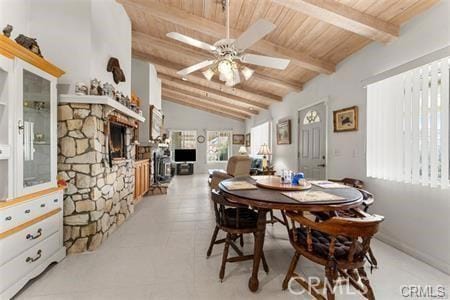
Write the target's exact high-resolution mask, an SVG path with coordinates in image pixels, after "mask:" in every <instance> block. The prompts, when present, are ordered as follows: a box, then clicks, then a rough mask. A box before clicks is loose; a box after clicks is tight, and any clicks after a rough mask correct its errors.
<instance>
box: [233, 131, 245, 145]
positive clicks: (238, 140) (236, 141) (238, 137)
mask: <svg viewBox="0 0 450 300" xmlns="http://www.w3.org/2000/svg"><path fill="white" fill-rule="evenodd" d="M244 143H245V135H243V134H233V145H244Z"/></svg>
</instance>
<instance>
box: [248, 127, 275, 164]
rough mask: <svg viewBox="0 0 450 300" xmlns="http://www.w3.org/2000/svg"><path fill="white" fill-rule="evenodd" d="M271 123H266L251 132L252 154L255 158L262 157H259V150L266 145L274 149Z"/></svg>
mask: <svg viewBox="0 0 450 300" xmlns="http://www.w3.org/2000/svg"><path fill="white" fill-rule="evenodd" d="M270 129H271V122H265V123H262V124H260V125H258V126H255V127H253V128H252V129H251V131H250V133H251V134H250V153H251V155H252V156H253V157H260V156H261V157H262V155H258V152H259V149H260V148H261V146H262V145H264V144H266V145H268V146H269V149H272V144H271V130H270Z"/></svg>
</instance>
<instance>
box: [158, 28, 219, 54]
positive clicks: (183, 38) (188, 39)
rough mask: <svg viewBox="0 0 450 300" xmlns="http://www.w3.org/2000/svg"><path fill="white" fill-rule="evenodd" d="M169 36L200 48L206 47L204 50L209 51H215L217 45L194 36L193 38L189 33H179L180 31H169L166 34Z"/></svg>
mask: <svg viewBox="0 0 450 300" xmlns="http://www.w3.org/2000/svg"><path fill="white" fill-rule="evenodd" d="M166 35H167V37H170V38H171V39H174V40H177V41H179V42H182V43H185V44H188V45H191V46H194V47H197V48H200V49H204V50H208V51H215V50H216V47H214V46H213V45H210V44H208V43H205V42H202V41H199V40H196V39H194V38H191V37H189V36H187V35H184V34H181V33H178V32H169V33H167V34H166Z"/></svg>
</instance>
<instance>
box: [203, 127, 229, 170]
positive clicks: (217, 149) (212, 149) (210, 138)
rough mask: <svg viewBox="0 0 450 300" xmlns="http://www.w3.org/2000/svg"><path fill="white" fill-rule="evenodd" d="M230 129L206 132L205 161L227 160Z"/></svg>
mask: <svg viewBox="0 0 450 300" xmlns="http://www.w3.org/2000/svg"><path fill="white" fill-rule="evenodd" d="M232 134H233V132H232V131H207V132H206V147H207V151H206V156H207V157H206V159H207V162H209V163H211V162H227V161H228V159H229V158H230V157H231V136H232Z"/></svg>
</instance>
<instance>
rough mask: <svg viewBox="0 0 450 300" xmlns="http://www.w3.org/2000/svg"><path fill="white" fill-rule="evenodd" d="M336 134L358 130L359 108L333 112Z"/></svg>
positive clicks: (354, 107) (353, 107)
mask: <svg viewBox="0 0 450 300" xmlns="http://www.w3.org/2000/svg"><path fill="white" fill-rule="evenodd" d="M333 125H334V132H343V131H355V130H358V106H352V107H347V108H343V109H339V110H335V111H333Z"/></svg>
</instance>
